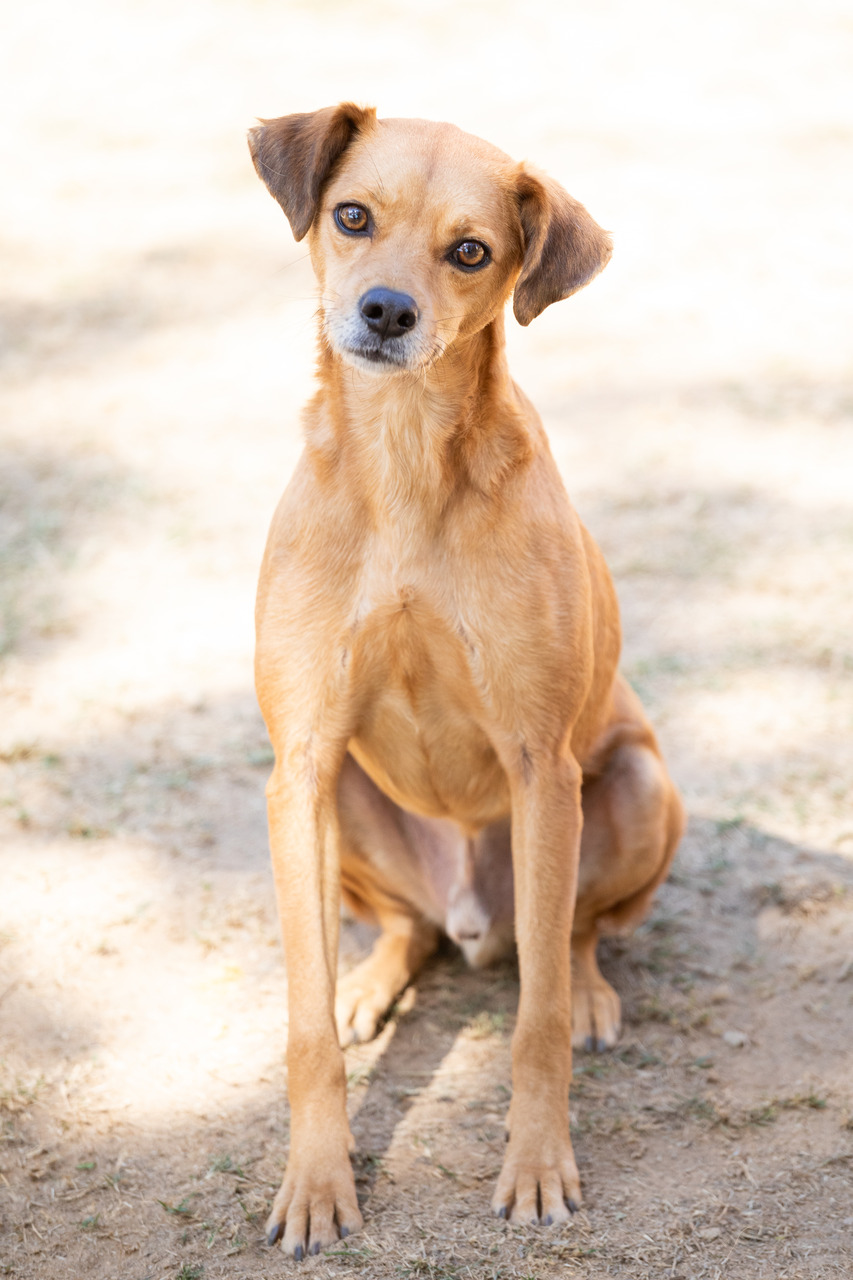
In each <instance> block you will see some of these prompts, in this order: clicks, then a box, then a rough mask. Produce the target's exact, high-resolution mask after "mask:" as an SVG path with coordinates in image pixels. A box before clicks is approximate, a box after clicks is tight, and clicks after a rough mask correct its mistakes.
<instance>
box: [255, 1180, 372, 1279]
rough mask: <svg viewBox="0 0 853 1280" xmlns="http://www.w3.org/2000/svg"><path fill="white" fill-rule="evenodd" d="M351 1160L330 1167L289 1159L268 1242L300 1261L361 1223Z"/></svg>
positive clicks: (347, 1233)
mask: <svg viewBox="0 0 853 1280" xmlns="http://www.w3.org/2000/svg"><path fill="white" fill-rule="evenodd" d="M361 1224H362V1219H361V1213H360V1212H359V1208H358V1201H357V1200H356V1195H355V1181H354V1179H353V1175H352V1168H351V1167H350V1163H349V1160H348V1159H347V1160H345V1161H344V1162H343V1163H342V1164H341V1165H340V1166H339V1167H338V1168H336V1169H334V1170H332V1171H329V1170H328V1169H326V1170H324V1169H323V1168H322V1164H321V1165H319V1166H318V1165H315V1163H314V1162H313V1161H311V1162H299V1163H298V1164H297V1163H294V1161H293V1159H292V1158H291V1160H290V1161H289V1163H288V1166H287V1173H286V1174H285V1176H284V1181H283V1182H282V1184H281V1187H280V1189H279V1192H278V1195H277V1196H276V1198H275V1200H274V1202H273V1207H272V1212H271V1214H270V1216H269V1218H268V1219H267V1225H266V1228H265V1230H266V1236H267V1244H270V1245H274V1244H276V1243H277V1242H278V1241H279V1240H280V1241H281V1247H282V1250H283V1251H284V1252H285V1253H288V1254H290V1255H291V1257H293V1258H295V1259H296V1261H297V1262H301V1261H302V1259H303V1258H305V1257H308V1256H310V1255H311V1254H317V1253H319V1252H320V1251H321V1249H328V1248H329V1246H330V1245H333V1244H335V1243H336V1241H337V1240H338V1239H343V1238H344V1237H345V1236H348V1235H351V1234H352V1233H353V1232H354V1231H358V1230H359V1228H360V1227H361Z"/></svg>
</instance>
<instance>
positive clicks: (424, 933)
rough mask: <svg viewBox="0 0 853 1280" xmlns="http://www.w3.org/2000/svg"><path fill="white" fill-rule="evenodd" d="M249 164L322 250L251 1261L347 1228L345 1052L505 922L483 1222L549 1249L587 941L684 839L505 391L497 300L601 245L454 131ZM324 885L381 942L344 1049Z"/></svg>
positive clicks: (598, 262) (378, 136)
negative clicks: (404, 997) (487, 1211)
mask: <svg viewBox="0 0 853 1280" xmlns="http://www.w3.org/2000/svg"><path fill="white" fill-rule="evenodd" d="M250 146H251V151H252V157H253V159H254V163H255V167H256V168H257V171H258V173H259V174H260V176H261V178H262V179H263V180H264V182H265V183H266V184H267V186H268V187H269V189H270V191H271V192H272V194H273V195H274V196H275V198H276V199H277V200H278V201H279V203H280V204H281V206H282V208H283V209H284V212H285V213H286V214H287V217H288V218H289V220H290V223H291V226H292V228H293V232H294V235H295V236H296V238H297V240H301V239H302V237H303V236H305V235H308V236H309V244H310V248H311V258H312V262H313V264H314V268H315V270H316V273H317V278H318V280H319V285H320V299H321V306H320V317H321V324H320V360H319V371H318V374H319V383H320V387H319V390H318V392H317V394H316V396H315V397H314V399H313V400H312V401H311V403H310V404H309V406H308V408H307V410H306V412H305V417H304V429H305V440H306V447H305V452H304V454H303V456H302V459H301V462H300V464H299V466H298V468H297V471H296V473H295V475H294V477H293V479H292V481H291V483H290V485H289V486H288V489H287V492H286V493H285V495H284V497H283V499H282V501H281V504H280V506H279V508H278V511H277V512H276V515H275V518H274V520H273V524H272V529H271V532H270V536H269V542H268V544H267V550H266V555H265V558H264V564H263V568H262V571H261V581H260V588H259V593H258V607H257V629H258V645H257V688H258V697H259V700H260V704H261V708H262V710H263V713H264V716H265V719H266V723H267V727H268V729H269V733H270V737H271V739H272V742H273V745H274V747H275V754H276V764H275V769H274V771H273V774H272V777H271V779H270V782H269V786H268V788H267V797H268V802H269V824H270V841H271V846H272V860H273V870H274V874H275V882H276V892H277V896H278V905H279V910H280V913H281V922H282V929H283V934H284V943H285V951H286V958H287V969H288V976H289V1010H290V1031H289V1041H288V1050H287V1062H288V1080H289V1090H290V1101H291V1108H292V1122H291V1145H290V1160H289V1164H288V1167H287V1173H286V1176H285V1178H284V1182H283V1184H282V1187H281V1190H280V1191H279V1193H278V1195H277V1196H276V1200H275V1204H274V1206H273V1210H272V1215H271V1217H270V1219H269V1223H268V1232H269V1239H270V1242H271V1243H272V1242H274V1241H275V1240H276V1239H277V1238H278V1237H279V1236H281V1235H283V1241H282V1247H283V1248H284V1249H285V1250H287V1251H288V1252H290V1253H292V1254H293V1255H294V1256H295V1257H296V1258H301V1257H302V1256H303V1255H304V1253H305V1252H306V1251H307V1252H309V1253H316V1252H319V1250H320V1249H321V1248H323V1247H325V1246H327V1245H329V1244H331V1243H332V1242H333V1241H334V1240H335V1239H336V1238H337V1236H338V1234H339V1233H340V1235H342V1236H343V1235H347V1234H349V1233H350V1232H351V1231H353V1230H355V1229H356V1228H357V1227H359V1226H360V1224H361V1215H360V1213H359V1209H358V1204H357V1202H356V1195H355V1185H354V1181H353V1175H352V1170H351V1167H350V1162H349V1150H350V1148H351V1143H352V1139H351V1136H350V1130H349V1125H348V1122H347V1112H346V1086H345V1076H344V1066H343V1057H342V1054H341V1049H340V1045H339V1040H343V1041H344V1042H346V1041H347V1040H348V1039H351V1038H352V1037H353V1036H354V1035H357V1036H359V1037H365V1036H369V1035H372V1034H373V1032H374V1031H375V1029H376V1025H377V1022H378V1020H379V1019H380V1018H381V1017H382V1016H383V1014H384V1013H385V1012H386V1011H387V1009H388V1007H389V1005H390V1004H391V1003H392V1001H393V1000H394V997H395V996H396V995H397V994H398V992H399V991H400V990H401V989H402V988H403V987H404V986H405V985H406V983H408V982H409V980H410V979H411V977H412V975H413V974H414V973H415V972H416V971H417V969H418V967H419V966H420V965H421V964H422V963H423V961H424V959H425V958H426V956H427V955H429V953H430V952H431V951H432V950H433V948H434V947H435V945H436V941H437V938H438V930H439V929H441V928H444V929H446V930H447V931H448V932H449V933H450V934H451V935H452V936H454V937H456V938H457V939H458V940H459V941H460V943H461V945H462V946H463V947H464V948H465V950H466V952H467V954H468V955H469V957H470V958H471V959H472V960H474V961H475V962H484V961H487V960H488V959H490V958H492V957H493V956H494V955H495V954H497V953H498V952H499V951H500V950H501V949H503V948H504V947H505V946H506V945H507V942H508V940H509V939H510V938H511V935H512V924H513V915H514V926H515V937H516V940H517V945H518V955H519V964H520V970H521V997H520V1001H519V1009H518V1022H517V1027H516V1031H515V1036H514V1039H513V1049H512V1063H513V1067H512V1074H513V1097H512V1104H511V1107H510V1114H509V1116H508V1127H509V1145H508V1147H507V1151H506V1159H505V1161H504V1166H503V1170H502V1172H501V1175H500V1178H499V1180H498V1184H497V1189H496V1191H495V1194H494V1199H493V1207H494V1209H495V1211H496V1212H497V1213H498V1214H500V1215H501V1216H510V1217H511V1219H512V1220H513V1221H514V1222H537V1221H543V1222H546V1223H547V1222H559V1221H562V1220H564V1219H566V1218H567V1217H568V1215H569V1212H570V1211H571V1210H573V1209H574V1208H576V1206H577V1205H578V1204H579V1203H580V1198H581V1195H580V1185H579V1182H578V1174H577V1168H576V1165H575V1161H574V1156H573V1153H572V1145H571V1141H570V1138H569V1112H568V1096H569V1081H570V1077H571V1057H572V1052H571V1051H572V1042H573V1038H574V1041H575V1043H581V1044H586V1045H587V1046H588V1047H599V1048H603V1047H605V1046H608V1045H611V1044H613V1043H614V1041H615V1039H616V1036H617V1034H618V1029H619V999H618V997H617V995H616V993H615V992H614V991H613V990H612V988H611V987H610V986H609V985H608V984H607V982H605V980H604V978H603V977H602V976H601V974H600V972H599V970H598V966H597V963H596V957H595V949H596V943H597V939H598V936H599V933H600V932H602V931H621V930H624V929H626V928H629V927H630V926H631V925H633V924H634V923H636V921H637V920H638V919H640V918H641V917H642V915H643V913H644V912H645V911H646V909H647V907H648V905H649V902H650V900H651V896H652V894H653V892H654V890H655V888H656V886H657V885H658V884H659V883H660V881H661V880H662V879H663V877H664V876H665V874H666V871H667V868H668V866H669V863H670V860H671V858H672V855H673V852H674V850H675V846H676V844H677V842H678V839H679V836H680V833H681V830H682V825H683V818H682V809H681V804H680V801H679V799H678V796H677V794H676V792H675V789H674V787H673V785H672V783H671V781H670V779H669V777H668V775H667V772H666V769H665V767H664V764H663V762H662V760H661V757H660V753H659V751H658V747H657V744H656V742H655V738H654V734H653V733H652V730H651V728H650V726H649V724H648V723H647V721H646V719H645V716H644V714H643V711H642V708H641V707H640V704H639V702H638V700H637V698H636V697H635V696H634V694H633V693H632V692H631V691H630V689H629V688H628V686H627V685H626V684H625V682H624V681H623V680H622V679H621V677H620V676H619V675H618V674H617V670H616V667H617V660H618V656H619V645H620V632H619V618H618V611H617V605H616V599H615V596H614V592H613V586H612V584H611V581H610V577H609V574H608V572H607V568H606V566H605V564H604V561H603V559H602V556H601V553H600V552H599V551H598V549H597V547H596V546H595V544H594V542H593V541H592V539H591V538H590V536H589V534H588V533H587V532H586V530H585V529H584V527H583V525H582V524H581V522H580V520H579V519H578V517H577V515H576V514H575V512H574V510H573V508H572V506H571V504H570V502H569V499H568V496H567V494H566V492H565V489H564V487H563V485H562V482H561V480H560V478H559V475H558V473H557V469H556V467H555V465H554V462H553V460H552V458H551V454H550V452H549V449H548V444H547V441H546V438H545V435H544V433H543V429H542V426H541V423H540V421H539V418H538V416H537V414H536V412H535V410H534V409H533V407H532V405H531V404H530V402H529V401H528V400H527V398H526V397H525V396H524V394H523V393H522V392H521V391H520V390H519V389H518V387H517V386H516V385H515V384H514V383H513V381H512V380H511V378H510V376H509V372H508V370H507V365H506V358H505V352H504V337H503V308H504V304H505V302H506V301H507V299H508V297H509V295H510V293H511V292H512V291H513V290H514V302H513V309H514V311H515V315H516V317H517V319H518V320H519V321H520V323H521V324H525V325H526V324H528V323H529V322H530V321H531V320H532V319H534V317H535V316H537V315H538V314H539V313H540V312H541V311H542V310H543V309H544V308H545V307H547V306H548V305H549V304H550V303H552V302H556V301H558V300H559V299H560V298H565V297H568V296H569V295H570V294H572V293H574V292H575V291H576V290H577V289H580V288H581V287H582V286H583V285H585V284H586V283H587V282H588V281H589V280H591V279H592V277H593V276H594V275H595V274H596V273H597V272H598V271H599V270H600V269H601V268H602V267H603V266H604V265H605V263H606V262H607V260H608V258H609V257H610V242H609V239H608V237H607V235H606V234H605V233H604V232H603V231H602V230H601V228H600V227H598V226H597V225H596V223H595V222H594V221H593V220H592V218H590V216H589V214H588V213H587V212H586V210H585V209H583V207H582V206H581V205H579V204H578V203H577V202H576V201H575V200H573V199H572V198H571V197H570V196H568V195H567V194H566V192H565V191H563V190H562V188H561V187H559V186H558V185H557V184H556V183H555V182H553V181H551V180H550V179H548V178H546V177H544V176H542V175H540V174H536V173H534V172H531V171H529V170H528V169H527V168H525V167H524V166H523V165H519V164H516V163H514V162H513V161H511V160H510V159H509V158H508V157H507V156H505V155H504V154H503V153H502V152H500V151H497V150H496V149H495V148H494V147H491V146H489V145H488V144H487V143H485V142H481V141H480V140H479V139H477V138H473V137H470V136H468V135H467V134H464V133H461V132H460V131H459V130H458V129H456V128H454V127H452V126H451V125H445V124H431V123H428V122H426V121H421V120H377V119H376V116H375V112H374V111H372V110H364V109H361V108H359V107H355V106H353V105H351V104H347V103H345V104H342V105H341V106H339V107H333V108H329V109H327V110H323V111H317V112H314V113H313V114H308V115H295V116H285V117H282V118H281V119H278V120H269V121H266V122H264V123H263V124H262V126H261V127H259V128H256V129H253V130H252V131H251V134H250ZM582 827H583V838H581V828H582ZM342 884H343V891H344V895H345V897H346V899H347V900H348V901H349V903H350V905H351V906H352V907H354V908H355V909H356V910H359V911H361V912H362V913H364V914H366V915H368V916H370V917H372V918H374V919H375V920H377V921H378V923H379V924H380V926H381V933H380V936H379V939H378V941H377V943H376V946H375V948H374V951H373V953H372V954H371V956H370V957H369V958H368V959H367V960H366V961H365V962H364V963H363V964H362V965H361V966H360V967H359V968H358V969H356V971H355V972H354V973H353V974H351V975H350V976H349V978H348V979H347V980H345V981H344V983H343V984H342V986H341V990H340V992H339V994H338V1001H337V1027H336V1008H335V1005H336V1000H335V996H336V990H335V988H336V969H337V948H338V927H339V909H340V895H341V886H342ZM513 884H514V908H513ZM572 988H573V990H572Z"/></svg>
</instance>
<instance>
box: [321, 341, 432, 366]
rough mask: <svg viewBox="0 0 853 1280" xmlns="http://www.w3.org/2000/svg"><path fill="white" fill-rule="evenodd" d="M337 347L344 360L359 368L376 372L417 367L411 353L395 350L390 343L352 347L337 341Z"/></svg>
mask: <svg viewBox="0 0 853 1280" xmlns="http://www.w3.org/2000/svg"><path fill="white" fill-rule="evenodd" d="M335 347H336V349H337V352H338V354H339V355H341V356H342V357H343V358H344V360H348V361H349V363H350V364H354V365H355V366H356V368H359V369H370V370H372V371H376V372H381V371H385V372H389V371H391V370H398V371H400V372H405V371H406V370H407V369H413V368H415V367H416V365H415V362H414V361H413V360H412V358H411V355H410V354H409V353H407V352H403V351H398V350H395V348H394V347H393V346H390V345H389V344H383V345H382V346H376V347H373V346H370V347H368V346H360V347H355V346H352V347H351V346H341V345H339V344H337V343H336V344H335Z"/></svg>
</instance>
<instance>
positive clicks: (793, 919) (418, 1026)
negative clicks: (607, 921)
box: [351, 819, 853, 1196]
mask: <svg viewBox="0 0 853 1280" xmlns="http://www.w3.org/2000/svg"><path fill="white" fill-rule="evenodd" d="M851 894H853V865H851V862H850V861H849V860H848V859H846V858H845V857H843V856H839V855H836V854H832V853H829V852H821V851H816V850H807V849H804V848H803V847H802V846H799V845H794V844H791V843H790V842H788V841H785V840H782V839H780V838H777V837H774V836H769V835H767V834H766V833H764V832H762V831H760V830H758V829H757V828H753V827H750V826H748V825H747V824H728V823H715V822H713V821H708V820H698V819H694V820H692V821H691V823H690V828H689V830H688V833H687V835H686V836H685V839H684V843H683V847H682V849H681V851H680V853H679V855H678V857H677V859H676V862H675V864H674V867H673V872H672V875H671V876H670V879H669V881H668V882H667V883H666V884H665V885H664V886H663V887H662V889H661V890H660V891H659V893H658V896H657V899H656V901H655V904H654V907H653V909H652V911H651V913H650V915H649V917H648V918H647V920H646V921H645V922H644V923H643V924H642V925H641V926H640V928H639V929H638V930H637V931H636V933H635V934H634V936H633V937H631V938H628V939H624V940H623V939H615V940H605V941H604V942H603V943H602V944H601V947H600V959H601V968H602V972H603V973H604V974H605V976H606V977H607V979H608V981H610V982H611V983H612V984H613V986H614V987H615V988H616V990H617V991H618V992H619V994H620V996H621V999H622V1008H623V1031H622V1037H621V1041H620V1043H619V1045H618V1046H617V1048H616V1050H615V1052H614V1054H612V1055H604V1056H603V1057H602V1056H599V1055H589V1054H586V1053H583V1052H576V1054H575V1078H576V1082H577V1081H578V1080H579V1078H583V1079H587V1078H588V1077H589V1073H590V1072H592V1073H593V1074H594V1076H595V1077H596V1078H597V1077H598V1076H599V1074H600V1070H601V1069H603V1070H604V1071H605V1072H607V1070H608V1064H609V1063H611V1062H612V1063H613V1066H614V1067H617V1068H618V1069H619V1071H624V1070H628V1069H632V1070H633V1069H635V1068H636V1067H637V1066H639V1067H642V1068H646V1067H647V1065H648V1064H649V1063H653V1062H656V1061H660V1060H661V1057H657V1056H654V1055H652V1054H650V1053H648V1052H647V1046H648V1044H649V1043H651V1041H653V1040H654V1042H655V1044H656V1045H657V1048H658V1051H659V1052H660V1049H661V1045H660V1044H659V1043H658V1041H659V1040H660V1037H661V1036H663V1038H664V1040H665V1041H667V1043H668V1042H669V1040H671V1041H672V1047H673V1048H674V1047H675V1046H676V1044H677V1043H678V1042H679V1038H681V1039H682V1040H683V1038H684V1037H685V1035H686V1036H687V1037H688V1042H689V1040H690V1037H691V1036H693V1037H696V1038H701V1037H702V1036H705V1037H706V1038H707V1036H708V1035H709V1034H711V1033H710V1032H709V1030H708V1027H707V1025H706V1022H705V1021H704V1020H703V1019H702V1018H701V1017H699V1018H695V1013H696V1011H697V1010H700V1009H701V1007H702V1002H703V999H705V998H706V997H707V1000H712V999H714V998H715V997H714V994H713V993H714V992H715V990H716V989H717V988H718V985H719V983H720V982H721V981H723V980H726V981H727V982H730V983H731V985H732V986H733V988H734V991H735V996H736V997H737V996H738V994H740V996H741V997H742V998H743V1001H745V1002H746V1005H747V1007H748V1003H749V999H750V996H749V992H750V990H751V987H752V986H754V983H755V974H756V971H757V969H758V968H759V967H765V968H766V967H768V965H769V967H770V969H771V970H772V968H773V966H774V965H776V963H777V959H778V958H776V957H775V950H776V948H777V946H780V945H781V943H779V942H778V940H777V941H775V942H774V940H773V937H772V936H771V935H770V934H768V922H769V923H770V924H771V925H772V923H773V920H772V919H771V917H772V918H773V919H775V918H776V917H778V918H779V920H780V921H781V926H780V927H783V928H784V931H785V943H784V946H785V948H786V956H787V958H786V963H788V964H789V965H790V964H794V965H795V964H796V963H797V962H798V957H799V959H800V960H801V961H802V964H803V965H808V964H809V963H810V962H811V959H812V953H813V951H814V945H815V939H814V938H813V937H812V934H813V933H814V930H815V928H817V930H818V932H820V929H821V924H820V921H822V920H823V919H824V915H825V913H826V912H831V911H835V910H838V911H840V912H841V913H842V914H843V915H844V916H848V915H849V903H850V901H851ZM810 925H811V927H809V926H810ZM771 934H772V929H771ZM362 945H363V939H362ZM741 988H742V990H741ZM416 989H417V998H416V1001H415V1003H414V1006H413V1007H412V1008H411V1009H409V1010H408V1011H405V1012H399V1013H397V1014H396V1015H394V1018H393V1022H394V1028H393V1034H391V1035H390V1038H387V1042H386V1043H385V1045H384V1048H383V1049H382V1050H380V1052H379V1054H378V1056H376V1057H375V1058H374V1059H373V1060H372V1062H371V1064H370V1067H369V1070H368V1071H367V1073H366V1074H367V1075H368V1076H369V1079H368V1083H367V1087H366V1089H365V1091H364V1094H363V1097H362V1099H361V1101H360V1103H357V1109H356V1111H355V1114H354V1118H353V1123H352V1128H353V1135H354V1137H355V1140H356V1146H357V1154H356V1156H355V1157H354V1159H355V1167H356V1174H357V1177H358V1180H359V1185H360V1190H361V1192H362V1195H363V1196H364V1194H365V1193H367V1195H368V1196H369V1194H370V1190H371V1188H372V1187H373V1185H374V1183H375V1180H376V1174H377V1172H378V1171H379V1170H380V1169H381V1168H382V1164H383V1161H385V1159H386V1157H388V1155H389V1150H390V1148H391V1146H392V1143H393V1142H394V1138H395V1133H396V1131H397V1129H398V1126H399V1125H400V1124H401V1122H403V1121H404V1120H405V1117H406V1115H407V1113H408V1112H409V1111H410V1109H411V1108H412V1106H413V1105H415V1104H419V1103H421V1102H422V1101H423V1100H424V1098H425V1097H426V1096H427V1094H429V1093H430V1092H432V1093H435V1089H434V1088H432V1086H433V1085H434V1082H435V1081H436V1079H437V1078H438V1077H439V1076H440V1075H441V1073H442V1071H443V1067H442V1064H443V1063H445V1060H446V1059H447V1058H448V1055H449V1054H451V1052H452V1051H453V1049H454V1046H455V1045H456V1043H457V1041H458V1039H459V1036H460V1034H461V1033H465V1032H466V1030H467V1031H468V1032H470V1031H471V1029H472V1028H473V1029H474V1031H475V1034H478V1033H479V1032H478V1024H479V1028H482V1029H483V1032H482V1033H483V1034H484V1035H489V1034H491V1035H492V1036H493V1037H494V1038H495V1039H496V1040H499V1041H501V1042H502V1043H501V1046H500V1048H499V1050H498V1051H497V1052H493V1053H491V1054H490V1055H489V1057H488V1060H487V1062H486V1063H485V1064H484V1063H481V1065H480V1078H479V1081H478V1084H477V1088H478V1091H479V1093H480V1094H481V1095H483V1096H486V1095H488V1096H489V1098H490V1099H491V1103H490V1105H491V1106H493V1107H494V1108H495V1109H496V1110H505V1108H506V1103H507V1102H508V1099H509V1096H510V1086H511V1079H510V1069H509V1051H508V1046H509V1039H510V1035H511V1031H512V1028H513V1026H514V1024H515V1016H516V1009H517V1004H518V995H519V979H518V967H517V963H516V961H515V960H514V959H513V960H509V961H506V962H504V963H503V964H501V965H500V966H498V967H496V968H491V969H487V970H480V971H472V970H470V969H469V968H467V966H466V965H465V963H464V961H463V960H462V957H461V955H460V954H459V953H458V952H457V951H456V949H455V948H454V947H453V946H452V944H450V943H445V945H444V946H443V948H442V949H441V950H440V951H439V953H438V954H437V955H436V956H435V957H434V958H433V960H432V961H431V962H430V963H429V964H428V965H427V966H426V967H425V969H424V970H423V972H422V973H421V975H420V976H419V978H418V979H417V983H416ZM841 995H843V992H840V991H839V998H840V996H841ZM741 1013H742V1016H746V1015H747V1008H742V1009H741ZM688 1014H689V1016H688ZM682 1015H684V1016H682ZM691 1018H694V1020H695V1026H693V1027H691V1026H689V1025H688V1023H689V1022H690V1019H691ZM386 1036H387V1033H386ZM700 1050H701V1051H704V1050H703V1049H701V1046H700V1049H697V1051H696V1056H699V1054H700ZM351 1074H355V1075H356V1076H357V1075H358V1072H357V1071H356V1072H355V1073H351ZM583 1087H584V1086H583V1085H580V1087H579V1090H578V1093H577V1096H578V1098H579V1099H580V1102H579V1106H578V1110H579V1113H580V1114H581V1118H582V1121H583V1111H584V1102H583ZM460 1109H461V1110H464V1103H463V1104H462V1106H461V1108H457V1112H458V1111H459V1110H460ZM458 1118H459V1116H458V1114H456V1113H453V1112H452V1111H448V1112H447V1122H448V1123H449V1124H454V1123H456V1122H458ZM580 1148H581V1149H580V1150H579V1151H578V1152H577V1154H578V1158H579V1161H580V1163H581V1164H582V1165H584V1166H585V1165H586V1163H587V1161H586V1159H585V1157H584V1152H583V1137H582V1136H581V1138H580ZM588 1172H589V1171H587V1173H588Z"/></svg>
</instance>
